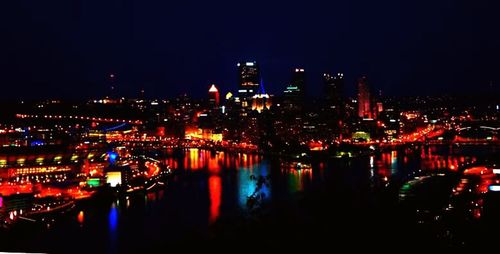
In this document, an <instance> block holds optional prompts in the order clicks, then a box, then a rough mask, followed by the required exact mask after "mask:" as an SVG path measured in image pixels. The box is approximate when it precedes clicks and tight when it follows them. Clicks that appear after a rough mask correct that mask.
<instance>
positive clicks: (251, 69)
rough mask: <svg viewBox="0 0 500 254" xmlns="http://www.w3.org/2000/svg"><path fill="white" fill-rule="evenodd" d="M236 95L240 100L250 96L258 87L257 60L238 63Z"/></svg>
mask: <svg viewBox="0 0 500 254" xmlns="http://www.w3.org/2000/svg"><path fill="white" fill-rule="evenodd" d="M237 66H238V81H239V84H238V85H239V88H238V96H239V97H240V99H241V100H245V99H248V98H251V97H252V96H254V95H255V94H256V93H257V90H258V89H259V80H260V79H259V78H260V77H259V67H258V65H257V62H240V63H238V65H237Z"/></svg>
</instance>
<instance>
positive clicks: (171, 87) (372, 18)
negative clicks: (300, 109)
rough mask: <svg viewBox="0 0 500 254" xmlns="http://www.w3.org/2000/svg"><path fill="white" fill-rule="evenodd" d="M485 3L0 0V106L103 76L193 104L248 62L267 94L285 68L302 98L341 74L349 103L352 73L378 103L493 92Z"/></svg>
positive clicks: (497, 62) (492, 25)
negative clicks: (302, 81) (298, 72)
mask: <svg viewBox="0 0 500 254" xmlns="http://www.w3.org/2000/svg"><path fill="white" fill-rule="evenodd" d="M410 2H411V3H410ZM495 2H498V1H481V0H479V1H452V0H439V1H437V0H436V1H402V0H391V1H373V0H350V1H334V0H332V1H321V2H319V1H318V2H316V1H299V2H294V1H270V0H268V1H260V0H254V1H221V2H217V1H189V0H187V1H185V0H183V1H142V0H74V1H73V0H65V1H40V0H17V1H2V3H1V4H0V24H1V25H0V28H1V30H0V31H1V33H2V35H1V37H0V40H1V41H0V84H1V87H2V93H1V94H0V97H1V98H49V97H52V98H80V97H99V96H104V95H106V94H107V91H108V86H109V85H108V84H107V79H106V76H107V75H108V74H109V73H115V74H116V75H117V80H116V83H117V87H118V90H117V92H118V93H119V95H122V96H137V94H138V92H139V90H140V89H141V88H144V89H145V91H146V96H147V97H162V98H164V97H171V96H176V95H178V94H180V93H184V92H187V93H188V94H192V95H193V96H195V97H201V96H205V93H206V91H207V90H208V87H209V84H210V83H216V84H217V85H219V86H220V87H221V88H222V90H223V92H224V93H225V92H227V91H228V90H232V91H235V90H236V89H237V85H236V83H237V76H236V63H237V62H238V61H246V60H249V61H250V60H256V61H258V62H259V63H260V65H261V72H262V78H263V80H264V84H265V86H266V89H267V90H268V92H272V93H275V94H281V92H282V90H283V89H284V87H285V84H286V82H288V81H289V79H290V76H291V69H292V68H294V67H302V68H305V69H306V72H308V83H309V86H308V88H307V89H308V92H310V94H311V95H319V94H320V93H321V74H322V73H323V72H332V73H335V72H344V73H345V75H346V77H347V80H346V86H347V90H348V92H349V93H351V94H353V93H354V87H355V79H356V78H357V77H358V76H360V75H362V74H366V75H367V76H368V78H369V80H370V84H371V85H372V86H373V88H374V89H382V91H383V93H384V94H388V95H414V94H440V93H455V92H456V93H467V92H469V91H470V90H478V89H479V90H484V89H487V88H488V86H493V87H494V88H495V87H496V89H497V88H498V84H499V82H500V78H499V75H498V73H499V71H500V27H499V25H500V20H499V17H500V15H499V13H500V12H499V11H500V8H499V5H500V4H498V3H495ZM497 91H498V89H497Z"/></svg>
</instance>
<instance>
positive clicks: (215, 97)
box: [208, 84, 220, 108]
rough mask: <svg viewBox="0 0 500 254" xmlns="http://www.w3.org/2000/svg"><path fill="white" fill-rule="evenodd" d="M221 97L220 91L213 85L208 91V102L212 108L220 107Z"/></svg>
mask: <svg viewBox="0 0 500 254" xmlns="http://www.w3.org/2000/svg"><path fill="white" fill-rule="evenodd" d="M219 96H220V95H219V90H218V89H217V87H215V84H212V86H210V89H208V102H209V104H210V107H212V108H215V107H218V106H219V103H220V97H219Z"/></svg>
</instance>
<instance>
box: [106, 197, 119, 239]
mask: <svg viewBox="0 0 500 254" xmlns="http://www.w3.org/2000/svg"><path fill="white" fill-rule="evenodd" d="M108 219H109V229H110V231H111V232H115V231H116V228H117V227H118V208H117V207H116V203H115V202H113V204H111V209H109V215H108Z"/></svg>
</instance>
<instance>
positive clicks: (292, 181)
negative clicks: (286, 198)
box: [283, 169, 312, 192]
mask: <svg viewBox="0 0 500 254" xmlns="http://www.w3.org/2000/svg"><path fill="white" fill-rule="evenodd" d="M283 172H284V173H285V174H287V175H288V191H290V192H297V191H303V190H304V186H305V184H306V183H307V182H311V181H312V170H311V169H303V170H296V169H289V170H286V169H285V170H283Z"/></svg>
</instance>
